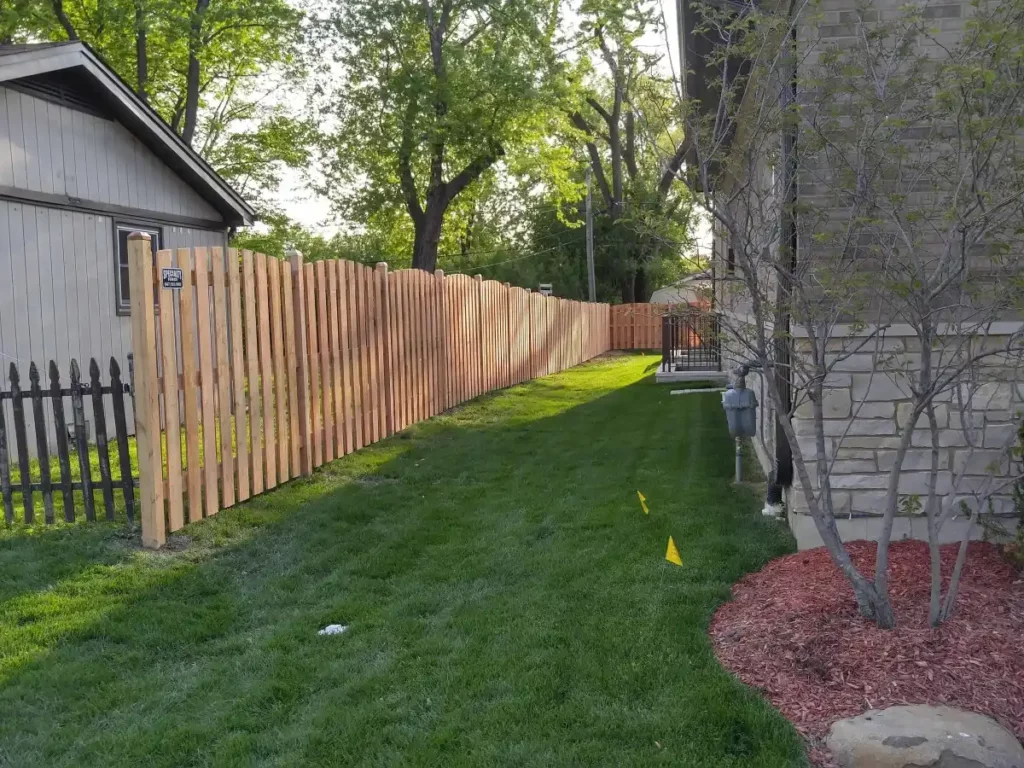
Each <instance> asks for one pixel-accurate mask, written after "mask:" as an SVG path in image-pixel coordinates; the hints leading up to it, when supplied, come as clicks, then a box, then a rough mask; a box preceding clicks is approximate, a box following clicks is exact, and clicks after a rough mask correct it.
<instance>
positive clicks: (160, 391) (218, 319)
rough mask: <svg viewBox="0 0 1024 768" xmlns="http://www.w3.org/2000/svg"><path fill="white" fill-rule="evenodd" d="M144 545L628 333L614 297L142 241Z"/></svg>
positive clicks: (139, 395)
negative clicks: (616, 323) (585, 298)
mask: <svg viewBox="0 0 1024 768" xmlns="http://www.w3.org/2000/svg"><path fill="white" fill-rule="evenodd" d="M129 268H130V278H129V279H130V281H131V285H132V292H131V301H132V308H131V309H132V346H133V350H134V354H135V388H136V396H135V424H136V440H137V447H138V463H139V474H140V481H139V484H140V488H139V500H140V504H141V514H140V517H141V520H142V537H143V543H144V544H145V545H146V546H149V547H159V546H161V545H162V544H163V543H164V541H165V539H166V535H167V533H169V532H173V531H175V530H178V529H179V528H181V527H182V526H183V525H185V524H186V523H187V522H192V521H195V520H199V519H201V518H203V517H208V516H211V515H214V514H216V513H217V512H218V511H219V510H221V509H225V508H227V507H230V506H232V505H234V504H236V503H238V502H240V501H244V500H245V499H247V498H249V497H250V496H252V495H254V494H258V493H262V492H264V491H267V490H269V489H271V488H274V487H275V486H277V485H278V484H279V483H282V482H284V481H286V480H288V479H290V478H293V477H297V476H300V475H306V474H309V473H310V472H311V471H312V470H313V469H314V468H315V467H317V466H320V465H321V464H323V463H325V462H328V461H331V460H333V459H335V458H338V457H340V456H344V455H346V454H348V453H351V452H352V451H355V450H358V449H359V448H361V447H363V446H366V445H369V444H371V443H374V442H376V441H378V440H381V439H383V438H384V437H387V436H388V435H390V434H393V433H394V432H396V431H398V430H401V429H404V428H405V427H407V426H409V425H410V424H413V423H415V422H418V421H422V420H423V419H427V418H430V417H431V416H434V415H436V414H438V413H441V412H442V411H444V410H447V409H448V408H451V407H453V406H455V405H457V404H459V403H462V402H465V401H466V400H469V399H472V398H474V397H476V396H478V395H480V394H482V393H484V392H487V391H490V390H493V389H498V388H501V387H507V386H510V385H512V384H517V383H520V382H523V381H527V380H529V379H531V378H535V377H538V376H544V375H546V374H550V373H554V372H557V371H561V370H564V369H566V368H569V367H572V366H574V365H578V364H579V363H581V362H584V361H586V360H589V359H591V358H592V357H595V356H597V355H599V354H601V353H603V352H605V351H607V350H608V349H610V348H611V346H612V340H611V333H610V331H611V328H612V324H611V322H610V316H609V307H608V306H607V305H604V304H587V303H583V302H578V301H569V300H565V299H557V298H553V297H545V296H541V295H539V294H533V293H530V292H529V291H526V290H523V289H521V288H512V287H510V286H508V285H507V284H504V285H503V284H501V283H497V282H494V281H490V280H482V279H481V278H480V277H479V276H477V277H475V278H471V277H467V276H465V275H450V276H446V275H445V274H444V273H443V272H441V271H437V272H435V273H434V274H429V273H426V272H423V271H421V270H399V271H397V272H389V271H388V269H387V265H386V264H383V263H381V264H378V265H377V266H376V268H370V267H367V266H364V265H362V264H356V263H353V262H349V261H319V262H315V263H310V264H307V263H304V262H303V259H302V256H301V255H300V254H297V253H293V254H290V256H289V258H288V260H287V261H280V260H278V259H273V258H268V257H266V256H264V255H262V254H257V253H251V252H249V251H236V250H235V249H226V250H225V249H221V248H210V249H205V248H196V249H178V250H176V251H171V250H161V251H158V252H157V253H156V254H155V256H154V254H152V253H151V250H150V242H149V238H148V236H147V235H144V234H142V233H135V234H133V235H132V236H131V238H130V239H129Z"/></svg>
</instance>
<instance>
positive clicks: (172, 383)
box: [156, 250, 227, 531]
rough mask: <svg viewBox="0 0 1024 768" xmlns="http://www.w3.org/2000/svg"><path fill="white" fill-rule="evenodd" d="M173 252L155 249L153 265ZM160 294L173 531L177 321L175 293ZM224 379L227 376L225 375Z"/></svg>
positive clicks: (180, 513)
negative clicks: (155, 261)
mask: <svg viewBox="0 0 1024 768" xmlns="http://www.w3.org/2000/svg"><path fill="white" fill-rule="evenodd" d="M173 255H174V254H173V251H170V250H160V251H157V254H156V260H157V268H158V269H160V270H163V269H165V268H167V267H170V266H171V264H172V263H173V262H172V259H173ZM158 294H159V296H160V353H161V356H162V362H163V365H162V371H163V382H164V438H165V440H166V445H167V451H166V453H167V458H166V459H165V466H166V467H167V491H166V494H167V530H169V531H177V530H179V529H180V528H181V527H182V526H183V525H184V524H185V514H184V508H183V507H182V498H181V496H182V482H181V416H180V414H179V411H178V348H177V328H176V325H177V323H176V322H175V317H174V305H175V292H174V291H173V290H172V289H170V288H163V287H162V285H161V287H160V288H159V289H158ZM224 378H227V376H226V375H225V377H224Z"/></svg>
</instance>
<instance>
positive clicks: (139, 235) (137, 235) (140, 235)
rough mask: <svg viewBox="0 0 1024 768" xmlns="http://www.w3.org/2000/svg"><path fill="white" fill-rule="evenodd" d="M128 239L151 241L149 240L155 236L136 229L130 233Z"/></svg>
mask: <svg viewBox="0 0 1024 768" xmlns="http://www.w3.org/2000/svg"><path fill="white" fill-rule="evenodd" d="M128 239H129V240H146V241H149V240H152V239H153V238H152V237H150V235H149V232H139V231H138V230H136V231H134V232H131V233H129V235H128Z"/></svg>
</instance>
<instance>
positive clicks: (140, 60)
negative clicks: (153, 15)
mask: <svg viewBox="0 0 1024 768" xmlns="http://www.w3.org/2000/svg"><path fill="white" fill-rule="evenodd" d="M135 68H136V72H137V73H138V77H137V80H136V82H137V85H136V88H135V92H136V93H137V94H138V95H139V98H140V99H142V100H143V101H145V102H147V103H148V102H149V95H148V94H147V93H146V85H147V83H148V82H149V53H148V52H147V50H146V19H145V14H144V12H143V9H142V3H141V2H139V0H136V3H135Z"/></svg>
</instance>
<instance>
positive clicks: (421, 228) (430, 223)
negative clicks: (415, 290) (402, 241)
mask: <svg viewBox="0 0 1024 768" xmlns="http://www.w3.org/2000/svg"><path fill="white" fill-rule="evenodd" d="M432 202H433V204H432V205H431V204H428V205H427V209H426V210H425V211H424V212H423V216H422V217H421V218H420V220H419V221H417V222H416V223H415V227H416V239H415V241H414V242H413V246H412V266H413V269H422V270H425V271H427V272H431V273H433V271H434V270H435V269H437V247H438V245H439V244H440V242H441V226H442V225H443V223H444V211H445V208H446V207H447V206H443V207H442V206H441V205H440V204H439V203H437V202H436V201H432Z"/></svg>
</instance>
